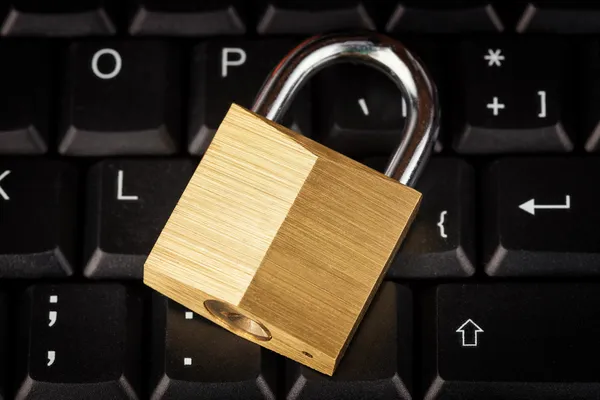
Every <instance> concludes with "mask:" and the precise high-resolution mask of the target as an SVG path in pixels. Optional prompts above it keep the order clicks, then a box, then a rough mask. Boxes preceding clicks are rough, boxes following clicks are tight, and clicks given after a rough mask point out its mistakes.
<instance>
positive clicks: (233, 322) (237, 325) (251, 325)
mask: <svg viewBox="0 0 600 400" xmlns="http://www.w3.org/2000/svg"><path fill="white" fill-rule="evenodd" d="M204 307H206V309H207V310H208V312H210V313H211V314H212V316H213V317H215V318H216V319H218V320H219V321H221V322H223V323H224V324H225V325H227V327H229V329H231V330H232V331H233V332H235V333H237V334H242V335H243V336H250V337H251V338H253V339H256V340H260V341H263V342H266V341H269V340H271V338H272V336H271V332H269V330H268V329H267V327H266V326H264V325H263V324H261V323H260V322H258V321H256V320H254V319H252V318H249V317H247V316H245V315H243V314H241V313H240V312H238V311H237V310H235V309H234V308H233V306H230V305H229V304H227V303H224V302H222V301H218V300H206V301H205V302H204Z"/></svg>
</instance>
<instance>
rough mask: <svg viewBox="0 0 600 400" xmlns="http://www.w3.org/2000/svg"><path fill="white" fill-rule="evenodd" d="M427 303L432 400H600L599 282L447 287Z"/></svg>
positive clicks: (427, 374) (427, 379) (427, 383)
mask: <svg viewBox="0 0 600 400" xmlns="http://www.w3.org/2000/svg"><path fill="white" fill-rule="evenodd" d="M426 303H427V305H428V306H427V309H426V312H425V314H424V315H423V316H424V326H423V334H424V335H423V349H424V353H423V354H424V359H423V371H424V376H423V377H424V387H425V389H427V390H426V395H425V398H426V399H445V400H446V399H447V400H459V399H460V400H480V399H486V400H487V399H489V400H511V399H514V400H521V399H528V400H538V399H539V400H562V399H596V398H597V397H598V393H599V392H600V380H599V379H598V374H597V373H596V370H595V369H594V368H593V367H592V366H594V365H596V363H597V360H598V357H600V342H599V341H598V332H599V331H600V286H599V285H597V284H578V283H574V284H568V285H561V284H533V283H532V284H520V283H510V284H488V285H485V284H480V285H458V284H457V285H442V286H439V287H437V289H436V290H432V291H431V292H430V293H429V294H428V296H427V300H426Z"/></svg>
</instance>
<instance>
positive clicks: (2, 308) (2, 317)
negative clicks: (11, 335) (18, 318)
mask: <svg viewBox="0 0 600 400" xmlns="http://www.w3.org/2000/svg"><path fill="white" fill-rule="evenodd" d="M8 326H9V325H8V298H7V296H6V295H4V294H3V293H0V399H7V398H8V397H6V396H7V387H6V373H7V367H8V364H7V361H8Z"/></svg>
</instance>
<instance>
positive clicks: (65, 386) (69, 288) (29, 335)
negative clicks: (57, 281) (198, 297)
mask: <svg viewBox="0 0 600 400" xmlns="http://www.w3.org/2000/svg"><path fill="white" fill-rule="evenodd" d="M21 310H22V311H21V314H20V318H21V320H20V322H21V327H22V328H21V329H22V330H21V331H20V332H19V334H20V338H21V343H20V348H19V353H18V360H17V366H18V369H17V371H18V378H19V380H18V382H19V384H20V386H19V387H18V392H17V396H16V397H17V398H18V399H32V400H33V399H36V400H37V399H40V400H41V399H44V400H45V399H138V398H139V387H140V383H141V382H140V369H141V366H142V359H141V342H140V338H141V337H142V336H141V322H142V321H141V301H140V299H139V298H138V297H137V296H136V295H135V294H134V293H133V292H131V291H129V290H127V289H126V288H125V287H124V286H122V285H119V284H103V285H70V284H67V285H64V284H63V285H37V286H34V287H31V288H30V289H29V290H28V291H27V292H26V296H25V299H24V300H23V304H22V308H21Z"/></svg>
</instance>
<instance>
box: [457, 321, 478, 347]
mask: <svg viewBox="0 0 600 400" xmlns="http://www.w3.org/2000/svg"><path fill="white" fill-rule="evenodd" d="M482 332H483V329H481V327H479V325H477V324H476V323H475V322H473V320H472V319H471V318H469V319H468V320H466V321H465V322H464V323H463V324H462V325H461V326H459V327H458V329H457V330H456V333H460V334H461V336H462V347H477V345H478V339H479V338H478V336H479V334H480V333H482Z"/></svg>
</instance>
